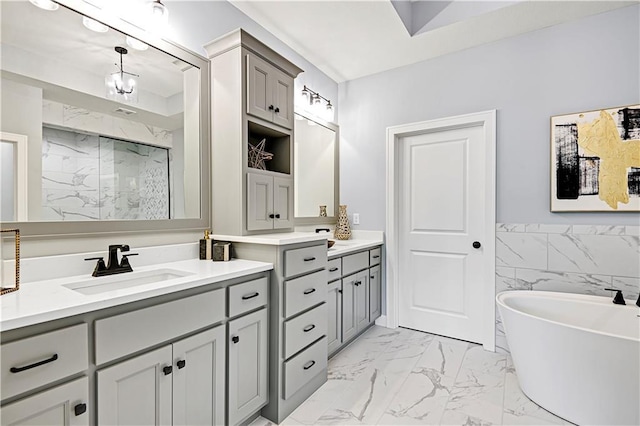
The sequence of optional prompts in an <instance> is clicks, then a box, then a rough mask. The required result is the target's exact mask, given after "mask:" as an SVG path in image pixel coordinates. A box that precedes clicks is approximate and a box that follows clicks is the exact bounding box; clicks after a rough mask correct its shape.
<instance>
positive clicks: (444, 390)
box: [252, 326, 571, 426]
mask: <svg viewBox="0 0 640 426" xmlns="http://www.w3.org/2000/svg"><path fill="white" fill-rule="evenodd" d="M501 424H502V425H567V424H569V425H570V424H571V423H568V422H566V421H565V420H563V419H561V418H559V417H556V416H554V415H553V414H551V413H549V412H547V411H545V410H544V409H543V408H541V407H539V406H538V405H536V404H535V403H533V402H532V401H531V400H529V399H528V398H527V397H526V396H525V395H524V394H523V393H522V391H521V390H520V387H519V386H518V380H517V377H516V373H515V369H514V367H513V364H512V362H511V358H510V357H509V356H508V355H507V354H500V353H493V352H487V351H485V350H484V349H483V348H482V346H481V345H476V344H473V343H467V342H463V341H460V340H455V339H449V338H446V337H442V336H436V335H432V334H428V333H422V332H418V331H414V330H409V329H404V328H398V329H396V330H391V329H387V328H384V327H379V326H373V327H372V328H370V329H369V330H367V331H366V332H365V333H364V334H363V335H362V336H360V337H359V338H358V339H356V340H355V341H354V342H353V343H352V344H350V345H349V346H348V347H346V348H345V349H343V350H342V351H341V352H340V353H338V354H337V355H336V356H334V357H333V358H332V359H331V360H330V361H329V380H328V381H327V383H325V384H324V385H323V386H322V387H321V388H320V389H318V390H317V391H316V392H315V393H314V394H313V395H312V396H311V397H310V398H309V399H308V400H306V401H305V402H304V403H303V404H302V405H301V406H300V407H298V408H297V409H296V410H295V411H294V412H293V413H292V414H291V415H290V416H289V417H288V418H286V419H285V420H284V421H283V422H282V423H281V425H283V426H285V425H286V426H291V425H467V426H470V425H483V426H484V425H501ZM270 425H272V423H270V422H269V421H268V420H266V419H264V418H261V417H259V418H258V419H256V420H255V421H254V422H253V423H252V426H270Z"/></svg>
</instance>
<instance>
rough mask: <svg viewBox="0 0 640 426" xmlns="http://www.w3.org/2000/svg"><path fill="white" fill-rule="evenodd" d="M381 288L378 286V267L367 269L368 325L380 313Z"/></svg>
mask: <svg viewBox="0 0 640 426" xmlns="http://www.w3.org/2000/svg"><path fill="white" fill-rule="evenodd" d="M381 301H382V288H381V286H380V266H374V267H373V268H370V269H369V323H372V322H374V321H375V320H376V319H378V318H379V317H380V315H381V313H382V304H381Z"/></svg>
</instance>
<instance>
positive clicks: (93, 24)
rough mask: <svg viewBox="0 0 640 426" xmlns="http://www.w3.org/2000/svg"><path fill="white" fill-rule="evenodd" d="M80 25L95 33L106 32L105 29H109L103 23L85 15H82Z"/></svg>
mask: <svg viewBox="0 0 640 426" xmlns="http://www.w3.org/2000/svg"><path fill="white" fill-rule="evenodd" d="M82 25H84V26H85V27H86V28H88V29H90V30H91V31H95V32H97V33H106V32H107V31H109V27H107V26H106V25H105V24H103V23H101V22H98V21H96V20H95V19H91V18H89V17H87V16H83V17H82Z"/></svg>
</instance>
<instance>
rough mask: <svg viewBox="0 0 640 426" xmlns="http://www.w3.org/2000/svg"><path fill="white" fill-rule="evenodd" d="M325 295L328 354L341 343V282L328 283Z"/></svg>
mask: <svg viewBox="0 0 640 426" xmlns="http://www.w3.org/2000/svg"><path fill="white" fill-rule="evenodd" d="M327 290H328V294H327V319H328V322H329V326H328V327H327V344H328V350H329V354H331V353H333V352H334V351H335V350H336V349H338V348H339V347H340V344H341V343H342V312H341V309H340V308H341V306H342V282H341V281H340V280H337V281H334V282H332V283H329V287H328V289H327Z"/></svg>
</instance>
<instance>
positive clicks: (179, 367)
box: [176, 359, 187, 370]
mask: <svg viewBox="0 0 640 426" xmlns="http://www.w3.org/2000/svg"><path fill="white" fill-rule="evenodd" d="M176 365H177V366H178V370H181V369H183V368H184V367H186V365H187V361H185V360H184V359H181V360H180V361H178V362H176Z"/></svg>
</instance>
